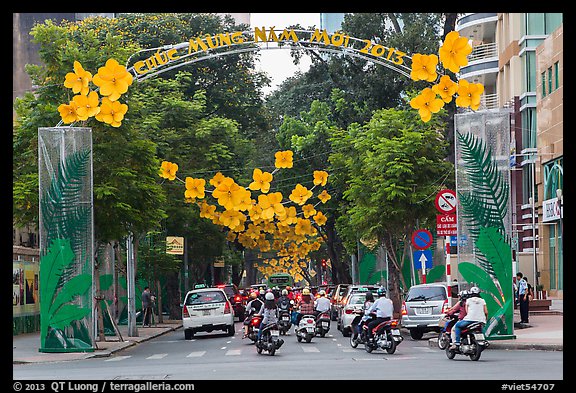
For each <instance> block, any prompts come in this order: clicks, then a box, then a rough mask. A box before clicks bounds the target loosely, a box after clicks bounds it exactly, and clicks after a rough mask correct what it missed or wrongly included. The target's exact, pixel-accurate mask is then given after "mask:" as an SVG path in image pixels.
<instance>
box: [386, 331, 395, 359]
mask: <svg viewBox="0 0 576 393" xmlns="http://www.w3.org/2000/svg"><path fill="white" fill-rule="evenodd" d="M388 340H389V342H390V346H389V347H388V348H386V352H388V353H389V354H390V355H392V354H393V353H394V352H396V341H394V338H393V337H392V334H391V333H390V334H388Z"/></svg>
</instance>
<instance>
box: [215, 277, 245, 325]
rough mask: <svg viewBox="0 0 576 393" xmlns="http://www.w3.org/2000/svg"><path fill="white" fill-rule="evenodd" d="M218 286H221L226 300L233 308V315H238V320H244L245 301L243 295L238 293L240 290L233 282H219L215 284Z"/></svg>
mask: <svg viewBox="0 0 576 393" xmlns="http://www.w3.org/2000/svg"><path fill="white" fill-rule="evenodd" d="M217 287H218V288H222V289H223V290H224V292H225V293H226V296H228V300H230V303H231V304H232V308H234V316H236V317H238V320H239V321H243V320H244V314H245V311H246V302H245V301H244V297H243V296H242V294H241V293H240V290H239V289H238V287H237V286H236V285H235V284H221V285H217Z"/></svg>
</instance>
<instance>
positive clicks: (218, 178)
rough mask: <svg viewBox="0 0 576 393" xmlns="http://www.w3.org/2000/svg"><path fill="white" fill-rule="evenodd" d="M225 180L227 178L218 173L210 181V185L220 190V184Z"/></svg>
mask: <svg viewBox="0 0 576 393" xmlns="http://www.w3.org/2000/svg"><path fill="white" fill-rule="evenodd" d="M224 179H226V176H224V175H223V174H222V173H220V172H218V173H216V174H215V175H214V177H213V178H212V179H210V181H209V183H210V184H212V185H213V186H214V187H216V188H218V186H219V185H220V183H222V181H223V180H224Z"/></svg>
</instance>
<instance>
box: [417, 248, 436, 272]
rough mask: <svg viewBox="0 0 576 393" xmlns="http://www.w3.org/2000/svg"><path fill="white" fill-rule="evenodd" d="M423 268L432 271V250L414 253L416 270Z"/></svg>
mask: <svg viewBox="0 0 576 393" xmlns="http://www.w3.org/2000/svg"><path fill="white" fill-rule="evenodd" d="M422 266H424V267H426V269H432V250H418V251H414V268H415V269H422Z"/></svg>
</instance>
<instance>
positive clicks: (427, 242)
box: [412, 229, 433, 250]
mask: <svg viewBox="0 0 576 393" xmlns="http://www.w3.org/2000/svg"><path fill="white" fill-rule="evenodd" d="M432 240H433V238H432V233H431V232H430V231H429V230H428V229H418V230H417V231H414V233H413V234H412V246H414V248H415V249H417V250H425V249H426V248H428V247H430V246H431V245H432Z"/></svg>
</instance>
